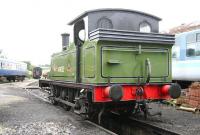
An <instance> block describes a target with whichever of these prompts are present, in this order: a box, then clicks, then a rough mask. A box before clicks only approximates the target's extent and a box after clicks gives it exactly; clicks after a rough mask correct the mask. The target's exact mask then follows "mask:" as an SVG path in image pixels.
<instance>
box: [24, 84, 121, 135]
mask: <svg viewBox="0 0 200 135" xmlns="http://www.w3.org/2000/svg"><path fill="white" fill-rule="evenodd" d="M24 89H25V90H26V91H27V92H28V93H29V94H31V95H33V96H34V97H36V98H38V99H40V100H42V101H44V102H46V103H49V104H51V102H50V101H48V100H47V99H46V98H44V97H41V96H39V95H37V94H35V93H33V92H32V90H31V89H32V87H28V88H24ZM33 89H36V87H33ZM84 121H85V122H87V123H88V124H90V125H93V126H95V127H96V128H98V129H100V130H102V131H104V132H106V133H107V134H109V135H117V134H116V133H114V132H112V131H110V130H108V129H106V128H104V127H103V126H100V125H98V124H96V123H95V122H92V121H89V120H84Z"/></svg>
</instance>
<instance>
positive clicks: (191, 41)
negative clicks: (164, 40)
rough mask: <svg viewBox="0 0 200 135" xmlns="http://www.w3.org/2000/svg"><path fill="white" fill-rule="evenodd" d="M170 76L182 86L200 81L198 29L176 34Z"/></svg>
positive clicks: (199, 32) (199, 30) (199, 39)
mask: <svg viewBox="0 0 200 135" xmlns="http://www.w3.org/2000/svg"><path fill="white" fill-rule="evenodd" d="M172 78H173V80H174V81H176V82H179V83H180V84H181V85H182V86H183V85H185V86H183V87H187V86H188V85H189V84H190V83H191V82H193V81H200V29H198V30H193V31H190V32H184V33H181V34H177V35H176V39H175V45H174V46H173V48H172Z"/></svg>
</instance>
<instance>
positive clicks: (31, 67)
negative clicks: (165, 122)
mask: <svg viewBox="0 0 200 135" xmlns="http://www.w3.org/2000/svg"><path fill="white" fill-rule="evenodd" d="M23 62H24V63H26V64H27V69H28V70H29V71H33V68H34V66H33V65H32V64H31V62H30V61H23Z"/></svg>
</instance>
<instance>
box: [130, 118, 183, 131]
mask: <svg viewBox="0 0 200 135" xmlns="http://www.w3.org/2000/svg"><path fill="white" fill-rule="evenodd" d="M129 119H130V120H131V121H132V122H134V123H137V124H138V125H139V126H141V127H143V128H145V127H149V128H151V129H152V133H155V134H156V135H180V134H178V133H176V132H173V131H170V130H168V129H164V128H161V127H159V126H156V125H153V124H150V123H147V122H145V121H142V120H138V119H135V118H133V117H130V118H129Z"/></svg>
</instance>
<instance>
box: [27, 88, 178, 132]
mask: <svg viewBox="0 0 200 135" xmlns="http://www.w3.org/2000/svg"><path fill="white" fill-rule="evenodd" d="M25 89H26V88H25ZM33 89H35V87H34V88H33ZM26 91H27V92H28V93H29V94H32V95H33V96H35V97H36V98H39V99H40V100H43V101H44V102H47V103H50V102H49V101H48V100H47V99H46V98H44V97H41V96H39V95H37V94H35V93H33V92H32V90H31V87H28V88H27V89H26ZM42 92H43V91H42ZM85 121H86V122H87V123H89V124H91V125H94V126H95V127H97V128H99V129H101V130H103V131H105V132H106V133H108V134H110V135H117V134H120V135H180V134H178V133H176V132H173V131H171V130H168V129H165V128H162V127H159V126H156V125H154V124H151V123H149V122H146V121H145V120H139V119H136V118H134V117H121V116H119V114H117V113H115V112H111V113H110V114H108V115H105V116H104V118H103V121H102V126H101V125H98V124H97V122H94V121H89V120H85Z"/></svg>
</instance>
